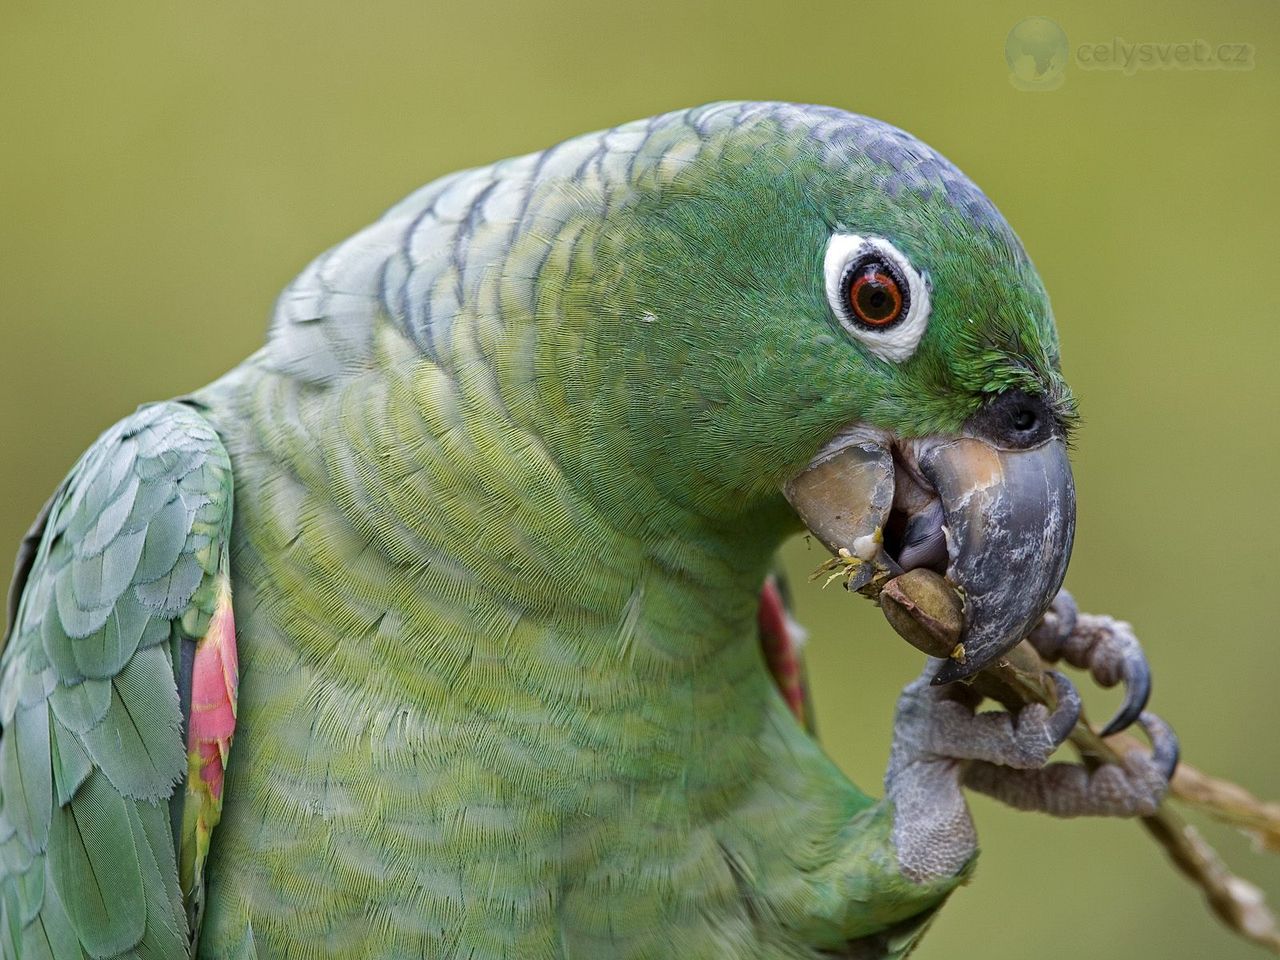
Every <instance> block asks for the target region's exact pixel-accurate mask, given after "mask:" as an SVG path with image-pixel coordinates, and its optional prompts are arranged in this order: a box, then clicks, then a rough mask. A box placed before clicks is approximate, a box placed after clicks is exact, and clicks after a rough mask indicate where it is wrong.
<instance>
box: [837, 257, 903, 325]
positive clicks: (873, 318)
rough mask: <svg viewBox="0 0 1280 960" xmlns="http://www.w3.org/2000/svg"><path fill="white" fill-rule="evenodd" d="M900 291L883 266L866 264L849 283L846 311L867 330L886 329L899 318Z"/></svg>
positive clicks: (900, 311) (901, 302) (901, 301)
mask: <svg viewBox="0 0 1280 960" xmlns="http://www.w3.org/2000/svg"><path fill="white" fill-rule="evenodd" d="M902 306H903V297H902V287H901V286H900V285H899V283H898V280H897V278H896V277H894V276H893V275H892V274H891V273H889V272H888V271H887V270H886V269H885V268H884V266H883V265H882V264H879V263H869V264H867V265H866V266H865V267H863V268H862V269H861V270H859V271H858V272H857V273H856V274H854V276H853V278H852V279H851V280H850V283H849V309H850V310H851V311H852V312H853V316H854V319H856V320H857V321H858V322H859V323H865V324H866V325H867V326H869V327H887V326H890V325H891V324H893V323H896V322H897V321H898V319H899V318H900V317H901V316H902Z"/></svg>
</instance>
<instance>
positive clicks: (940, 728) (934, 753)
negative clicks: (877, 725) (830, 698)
mask: <svg viewBox="0 0 1280 960" xmlns="http://www.w3.org/2000/svg"><path fill="white" fill-rule="evenodd" d="M941 663H942V661H940V660H931V661H930V662H929V664H928V665H927V666H926V668H925V671H924V673H922V674H921V675H920V676H919V677H918V678H917V679H916V680H915V681H913V682H912V683H911V684H910V685H908V686H907V688H906V689H905V690H903V692H902V696H901V697H900V698H899V699H898V712H897V716H896V719H895V721H894V740H893V747H892V750H891V752H890V756H889V769H888V772H887V773H886V774H885V792H886V794H887V796H888V799H889V800H890V801H891V802H892V803H893V804H894V825H893V843H894V848H895V849H896V851H897V854H898V863H899V866H900V867H901V869H902V871H903V872H904V873H905V874H906V875H907V876H908V877H911V878H912V879H914V880H916V881H917V882H924V881H926V880H929V879H932V878H936V877H941V876H946V875H950V874H954V873H956V872H957V871H958V870H960V869H961V868H962V867H963V866H964V865H965V863H967V862H968V861H969V859H970V858H971V857H972V856H973V854H974V852H975V850H976V849H977V834H976V832H975V831H974V827H973V821H972V818H971V817H970V815H969V809H968V806H967V805H966V804H965V800H964V794H963V792H962V790H961V783H962V780H963V778H964V773H965V768H966V766H967V765H968V764H967V762H978V763H982V764H986V765H989V766H991V767H992V768H993V769H997V770H1006V771H1010V772H1015V771H1016V772H1022V771H1025V772H1038V770H1039V768H1041V767H1043V766H1044V765H1045V763H1047V762H1048V759H1049V757H1050V756H1051V755H1052V754H1053V752H1054V751H1055V750H1056V749H1057V748H1058V747H1059V746H1060V745H1061V744H1062V742H1063V741H1064V740H1066V738H1067V736H1068V734H1070V732H1071V730H1072V728H1073V727H1074V726H1075V724H1076V721H1077V720H1078V719H1079V717H1080V697H1079V695H1078V694H1077V693H1076V691H1075V688H1074V687H1073V686H1072V685H1071V683H1070V682H1069V681H1068V680H1067V679H1066V678H1065V677H1063V676H1061V675H1060V674H1057V673H1053V674H1051V676H1052V677H1053V681H1054V684H1055V685H1056V686H1057V689H1058V705H1057V707H1056V708H1055V709H1054V710H1052V711H1050V710H1049V709H1048V708H1047V707H1045V706H1044V705H1042V704H1032V705H1029V706H1026V707H1024V708H1023V709H1022V710H1021V711H1019V712H1018V713H1017V714H1016V715H1014V714H1010V713H1007V712H1005V711H1003V710H993V711H987V712H983V713H977V712H975V710H974V708H975V706H976V701H975V700H974V697H973V695H972V693H971V692H970V691H969V690H968V689H967V688H966V687H964V686H963V685H961V684H954V685H950V686H945V687H936V686H933V685H932V684H931V682H930V681H931V680H932V678H933V675H934V674H935V673H936V672H937V670H938V667H939V666H940V665H941Z"/></svg>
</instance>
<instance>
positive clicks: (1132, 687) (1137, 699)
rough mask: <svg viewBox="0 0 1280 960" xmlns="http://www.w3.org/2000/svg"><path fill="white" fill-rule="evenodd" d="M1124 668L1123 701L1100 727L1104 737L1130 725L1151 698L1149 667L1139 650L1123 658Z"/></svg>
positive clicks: (1139, 716) (1137, 718) (1138, 717)
mask: <svg viewBox="0 0 1280 960" xmlns="http://www.w3.org/2000/svg"><path fill="white" fill-rule="evenodd" d="M1124 670H1125V679H1124V703H1123V704H1121V706H1120V709H1119V710H1117V711H1116V715H1115V716H1114V717H1112V718H1111V721H1110V722H1109V723H1108V724H1107V725H1106V726H1105V727H1103V728H1102V736H1104V737H1109V736H1111V735H1112V734H1113V733H1119V732H1120V731H1121V730H1127V729H1128V728H1129V727H1131V726H1132V725H1133V723H1134V721H1136V720H1139V719H1140V718H1141V716H1142V711H1143V710H1145V709H1146V707H1147V701H1148V700H1149V699H1151V668H1150V667H1148V666H1147V659H1146V657H1144V656H1142V653H1141V651H1139V652H1138V653H1137V655H1136V656H1133V657H1126V658H1125V666H1124Z"/></svg>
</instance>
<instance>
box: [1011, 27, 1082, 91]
mask: <svg viewBox="0 0 1280 960" xmlns="http://www.w3.org/2000/svg"><path fill="white" fill-rule="evenodd" d="M1004 59H1005V61H1006V62H1007V63H1008V64H1009V82H1010V83H1012V84H1013V85H1014V86H1015V87H1017V88H1018V89H1019V90H1057V89H1058V87H1060V86H1062V84H1063V81H1064V80H1065V79H1066V73H1067V35H1066V34H1065V33H1064V32H1063V30H1062V28H1061V27H1060V26H1058V25H1057V24H1056V23H1054V22H1053V21H1052V20H1050V19H1049V18H1048V17H1027V19H1025V20H1021V21H1019V22H1018V23H1015V24H1014V25H1013V29H1012V30H1010V31H1009V36H1008V37H1006V38H1005V41H1004Z"/></svg>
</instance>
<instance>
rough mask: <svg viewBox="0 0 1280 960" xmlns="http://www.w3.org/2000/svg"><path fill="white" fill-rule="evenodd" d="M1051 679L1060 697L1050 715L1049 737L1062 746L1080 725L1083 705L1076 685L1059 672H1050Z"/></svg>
mask: <svg viewBox="0 0 1280 960" xmlns="http://www.w3.org/2000/svg"><path fill="white" fill-rule="evenodd" d="M1049 677H1050V679H1052V680H1053V686H1054V688H1055V689H1056V690H1057V695H1058V706H1057V709H1055V710H1054V711H1053V713H1052V714H1050V715H1049V735H1050V737H1052V739H1053V742H1054V743H1059V744H1060V743H1062V742H1063V741H1065V740H1066V739H1067V737H1069V736H1070V735H1071V731H1072V730H1073V729H1074V728H1075V725H1076V724H1077V723H1079V721H1080V711H1081V710H1082V709H1083V705H1082V704H1081V702H1080V693H1079V691H1077V690H1076V688H1075V684H1073V683H1072V682H1071V681H1070V680H1068V679H1067V678H1066V677H1064V676H1063V675H1062V674H1060V673H1059V672H1058V671H1057V670H1050V671H1049Z"/></svg>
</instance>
